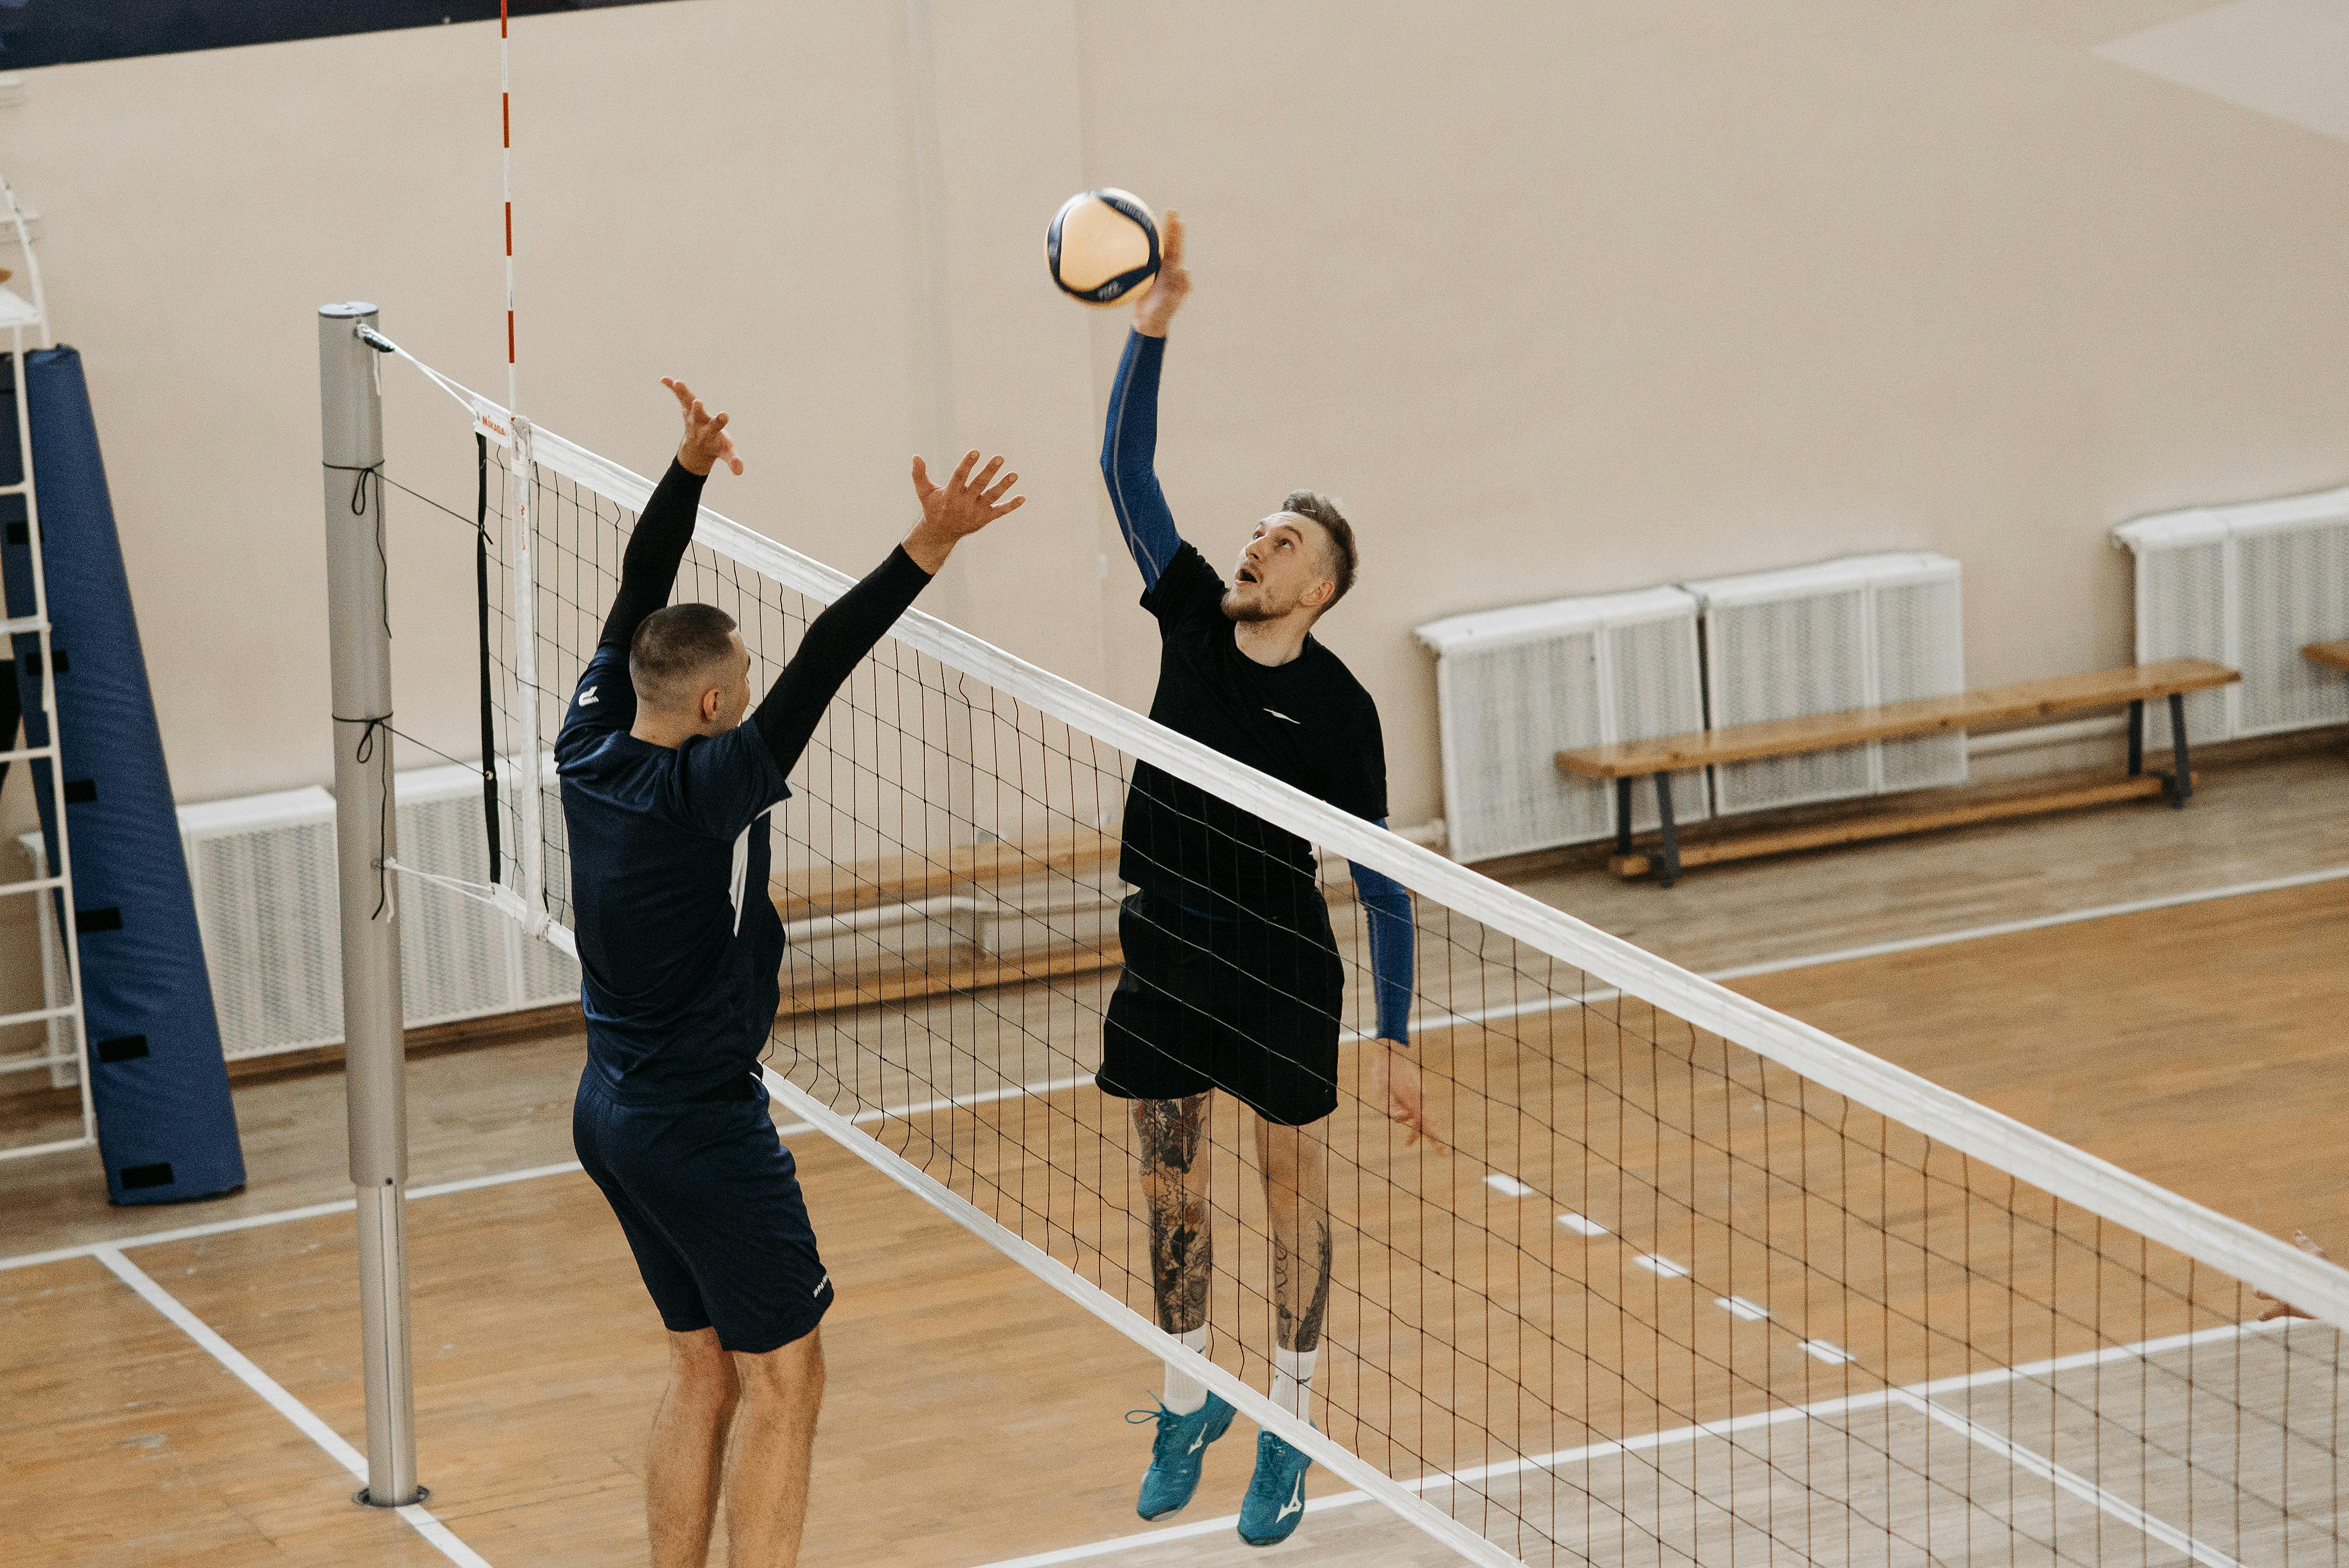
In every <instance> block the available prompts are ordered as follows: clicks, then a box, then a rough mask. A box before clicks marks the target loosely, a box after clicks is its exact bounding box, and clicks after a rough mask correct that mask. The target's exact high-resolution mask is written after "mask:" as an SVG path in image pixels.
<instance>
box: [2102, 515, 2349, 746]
mask: <svg viewBox="0 0 2349 1568" xmlns="http://www.w3.org/2000/svg"><path fill="white" fill-rule="evenodd" d="M2113 540H2114V542H2115V543H2116V544H2117V545H2118V546H2119V547H2120V548H2122V549H2125V550H2127V551H2128V552H2131V553H2132V554H2133V555H2135V556H2136V558H2137V658H2138V660H2139V661H2140V662H2151V661H2154V660H2157V659H2211V660H2215V661H2216V662H2218V663H2220V664H2222V665H2228V666H2230V667H2231V668H2234V669H2239V670H2240V671H2242V672H2243V678H2242V680H2241V682H2240V683H2239V684H2237V685H2234V686H2225V687H2222V688H2220V689H2219V690H2217V691H2209V692H2198V693H2196V694H2195V695H2194V696H2189V697H2188V698H2187V699H2186V730H2187V735H2188V737H2189V738H2190V739H2193V740H2230V739H2233V738H2236V737H2239V736H2252V735H2273V734H2277V733H2280V732H2282V731H2284V730H2292V729H2308V728H2312V727H2315V726H2318V725H2326V724H2349V681H2344V680H2343V679H2341V677H2340V676H2339V675H2338V673H2337V672H2334V671H2332V670H2327V669H2323V668H2321V667H2319V666H2318V665H2313V664H2311V663H2309V661H2308V660H2307V659H2305V658H2303V657H2302V656H2301V652H2300V650H2301V649H2302V648H2303V647H2305V646H2306V645H2309V644H2310V643H2323V642H2331V641H2333V640H2334V639H2336V638H2340V637H2349V488H2344V489H2341V490H2323V491H2319V492H2318V493H2316V494H2313V495H2301V496H2287V497H2284V498H2283V499H2282V500H2262V501H2247V502H2243V503H2240V504H2239V505H2233V506H2213V507H2194V508H2190V509H2189V510H2187V511H2171V512H2163V513H2160V514H2158V515H2157V516H2154V517H2144V518H2139V519H2137V521H2134V522H2125V523H2122V524H2121V525H2120V526H2119V527H2117V528H2116V529H2114V530H2113ZM2147 741H2148V742H2149V743H2150V744H2153V745H2157V746H2167V745H2168V744H2169V715H2168V711H2167V705H2166V704H2154V705H2151V707H2150V711H2149V712H2148V713H2147Z"/></svg>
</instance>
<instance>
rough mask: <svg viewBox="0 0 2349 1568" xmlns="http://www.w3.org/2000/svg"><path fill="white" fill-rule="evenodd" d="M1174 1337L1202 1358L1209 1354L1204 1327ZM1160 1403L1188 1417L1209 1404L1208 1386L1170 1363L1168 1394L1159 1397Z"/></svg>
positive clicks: (1185, 1347) (1167, 1373) (1167, 1377)
mask: <svg viewBox="0 0 2349 1568" xmlns="http://www.w3.org/2000/svg"><path fill="white" fill-rule="evenodd" d="M1174 1337H1175V1338H1177V1339H1179V1340H1181V1341H1182V1342H1183V1348H1184V1349H1185V1350H1195V1351H1197V1352H1198V1353H1199V1354H1200V1355H1202V1356H1205V1355H1206V1353H1207V1331H1206V1329H1205V1328H1204V1327H1202V1328H1195V1329H1193V1330H1191V1332H1190V1333H1188V1334H1178V1335H1176V1336H1174ZM1159 1402H1160V1403H1161V1404H1163V1405H1164V1406H1165V1407H1166V1408H1168V1409H1170V1410H1172V1411H1174V1413H1175V1414H1176V1415H1178V1416H1187V1415H1189V1414H1190V1413H1191V1412H1192V1411H1194V1410H1196V1409H1197V1408H1199V1407H1200V1406H1202V1405H1204V1404H1206V1402H1207V1386H1206V1384H1205V1383H1202V1382H1200V1381H1199V1380H1198V1379H1197V1378H1196V1377H1192V1376H1191V1375H1190V1374H1189V1373H1188V1372H1185V1371H1184V1370H1183V1369H1182V1368H1181V1367H1177V1366H1175V1365H1174V1363H1173V1362H1172V1361H1169V1362H1168V1363H1166V1392H1165V1393H1164V1394H1162V1395H1160V1396H1159Z"/></svg>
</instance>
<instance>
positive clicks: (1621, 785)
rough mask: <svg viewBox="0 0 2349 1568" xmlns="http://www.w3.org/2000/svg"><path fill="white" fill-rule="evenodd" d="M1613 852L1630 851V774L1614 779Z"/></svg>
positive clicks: (1626, 852)
mask: <svg viewBox="0 0 2349 1568" xmlns="http://www.w3.org/2000/svg"><path fill="white" fill-rule="evenodd" d="M1615 852H1616V853H1617V854H1619V855H1628V854H1630V852H1631V776H1630V774H1628V773H1626V774H1625V775H1623V777H1622V778H1620V779H1616V780H1615Z"/></svg>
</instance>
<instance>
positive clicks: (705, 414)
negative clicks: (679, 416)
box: [661, 376, 742, 474]
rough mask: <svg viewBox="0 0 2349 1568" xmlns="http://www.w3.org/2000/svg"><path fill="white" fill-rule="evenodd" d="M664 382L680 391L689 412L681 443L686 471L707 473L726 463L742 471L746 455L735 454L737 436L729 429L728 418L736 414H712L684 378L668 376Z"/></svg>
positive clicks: (679, 454)
mask: <svg viewBox="0 0 2349 1568" xmlns="http://www.w3.org/2000/svg"><path fill="white" fill-rule="evenodd" d="M661 385H662V386H664V387H667V388H668V389H669V391H670V392H671V393H673V394H675V395H676V397H677V406H678V408H679V409H681V410H683V412H684V414H685V438H684V439H683V440H681V441H679V442H678V444H677V460H678V462H680V463H682V464H684V465H685V470H686V472H688V473H694V474H707V473H708V472H709V470H710V469H713V468H716V467H717V466H718V465H719V463H724V464H725V465H726V466H727V468H729V469H731V470H732V471H733V472H735V473H737V474H739V473H740V472H741V471H742V459H740V458H738V457H736V456H735V455H734V438H733V437H731V436H730V435H728V434H727V433H726V422H727V421H728V420H729V419H730V418H733V416H732V415H731V414H712V413H711V412H710V411H709V409H707V408H705V407H702V406H701V400H700V399H699V398H698V397H695V396H694V395H693V388H692V387H688V386H687V385H686V384H685V383H684V382H682V381H678V380H676V379H674V378H672V377H667V376H664V377H661Z"/></svg>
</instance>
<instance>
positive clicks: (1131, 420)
mask: <svg viewBox="0 0 2349 1568" xmlns="http://www.w3.org/2000/svg"><path fill="white" fill-rule="evenodd" d="M1165 357H1166V340H1165V339H1164V338H1163V337H1144V336H1143V335H1142V334H1140V333H1138V332H1135V333H1129V334H1127V335H1126V339H1125V357H1124V358H1123V359H1122V360H1120V361H1119V362H1118V366H1117V383H1116V385H1115V386H1113V387H1111V388H1110V394H1109V428H1108V429H1107V430H1105V431H1104V432H1103V433H1102V454H1101V470H1102V481H1103V482H1104V483H1106V484H1107V485H1108V486H1109V504H1110V506H1111V508H1112V510H1113V511H1115V512H1116V513H1117V526H1118V531H1120V532H1122V533H1123V534H1124V535H1125V548H1126V549H1127V550H1128V551H1129V552H1132V554H1133V563H1134V564H1135V565H1136V566H1138V567H1140V568H1141V569H1142V585H1143V587H1144V588H1155V587H1157V586H1158V574H1159V573H1162V572H1164V571H1165V570H1166V564H1167V562H1170V561H1173V560H1174V552H1176V551H1177V550H1180V549H1182V548H1183V536H1182V535H1181V534H1180V533H1178V532H1176V531H1175V529H1174V511H1173V510H1172V509H1171V508H1169V507H1168V506H1167V504H1166V492H1165V491H1164V490H1161V489H1160V488H1159V485H1158V474H1157V470H1156V469H1155V468H1154V466H1153V462H1152V459H1154V457H1155V456H1156V455H1157V449H1158V367H1159V366H1160V364H1161V363H1163V362H1164V359H1165Z"/></svg>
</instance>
